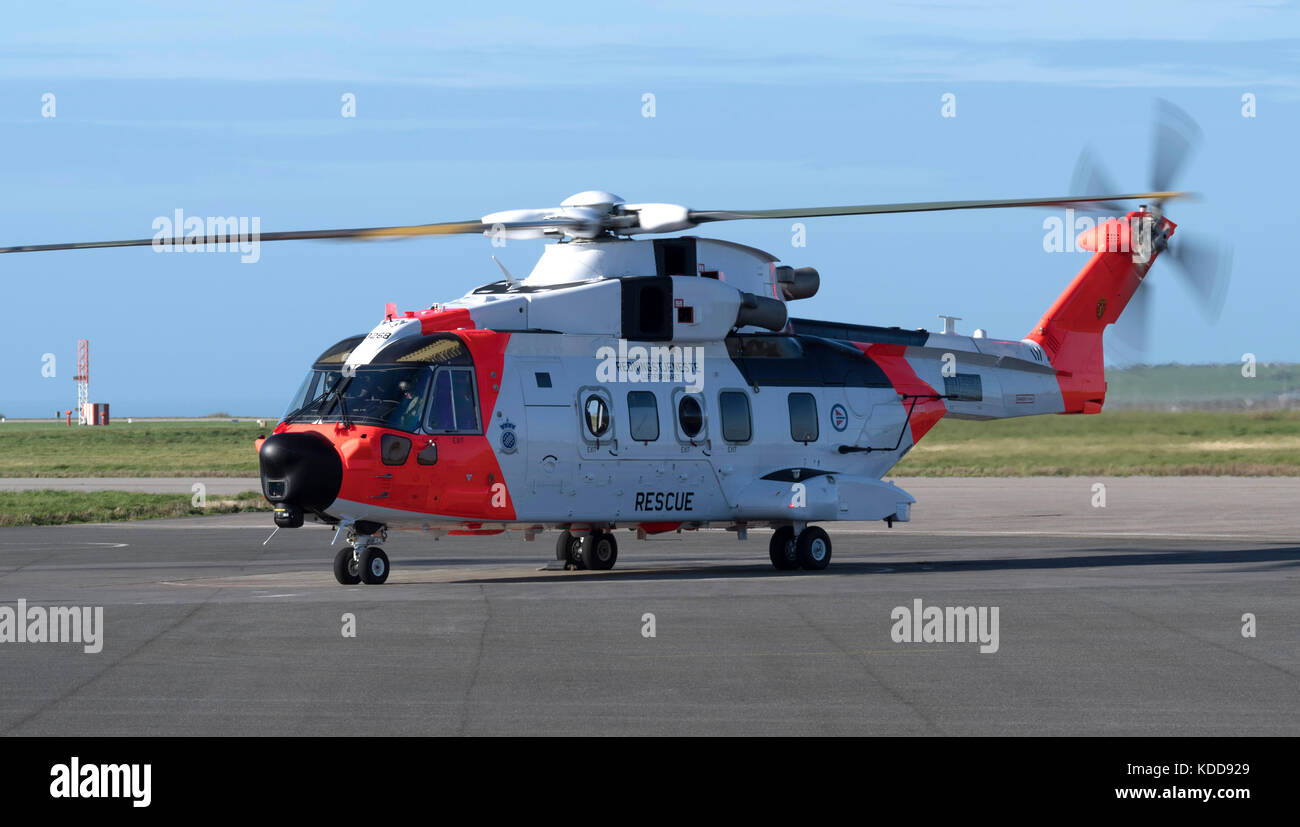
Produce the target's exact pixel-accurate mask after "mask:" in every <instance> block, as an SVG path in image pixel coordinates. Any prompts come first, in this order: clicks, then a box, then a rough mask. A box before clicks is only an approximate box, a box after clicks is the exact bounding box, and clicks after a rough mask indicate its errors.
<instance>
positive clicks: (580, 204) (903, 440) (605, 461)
mask: <svg viewBox="0 0 1300 827" xmlns="http://www.w3.org/2000/svg"><path fill="white" fill-rule="evenodd" d="M1193 130H1194V125H1192V126H1190V127H1189V126H1188V123H1187V121H1186V116H1183V115H1181V113H1179V112H1177V110H1172V109H1170V108H1167V109H1166V118H1165V119H1164V120H1163V121H1162V122H1158V124H1157V139H1156V150H1157V151H1156V158H1155V164H1154V172H1153V176H1152V187H1151V191H1149V192H1139V193H1120V194H1114V190H1113V189H1112V188H1109V187H1104V188H1102V187H1099V185H1098V182H1099V181H1100V180H1101V179H1100V176H1099V174H1097V173H1096V172H1095V171H1094V170H1093V168H1092V167H1081V170H1083V171H1084V172H1085V173H1086V174H1084V175H1083V176H1082V178H1081V177H1080V174H1079V172H1076V182H1081V184H1080V185H1081V186H1089V187H1099V188H1097V189H1090V190H1088V191H1091V192H1102V193H1104V194H1100V195H1084V196H1067V197H1057V198H1031V199H1009V200H979V201H945V202H929V203H903V204H875V205H859V206H847V207H815V208H807V209H768V210H693V209H689V208H687V207H683V206H679V205H675V204H659V203H631V204H629V203H625V202H624V201H623V200H622V199H620V198H618V197H617V196H615V195H612V194H611V193H608V192H603V191H588V192H582V193H579V194H577V195H574V196H572V197H570V198H568V199H566V200H565V201H563V202H562V204H561V205H560V206H559V207H557V208H546V209H529V210H510V211H506V212H499V213H492V214H490V215H486V216H483V217H482V218H481V219H479V220H474V221H461V222H451V223H440V224H423V225H407V226H396V227H380V228H369V229H353V230H311V231H302V232H288V233H269V234H263V235H262V236H261V237H260V240H261V241H276V240H292V239H323V238H344V239H374V238H393V237H415V236H426V235H449V234H464V233H473V234H478V233H482V234H485V235H488V236H490V237H494V238H509V239H530V238H531V239H550V240H553V241H554V242H555V243H552V244H549V245H547V246H546V247H545V248H544V251H543V254H542V256H541V258H540V260H539V261H538V263H537V264H536V266H535V267H534V268H533V270H532V272H531V273H529V275H528V276H527V277H525V278H522V279H516V278H514V277H513V276H512V275H511V274H510V273H508V272H505V268H504V266H503V267H502V271H503V273H504V275H505V278H504V279H502V280H499V281H495V282H492V283H489V284H485V285H483V286H482V287H479V288H477V289H475V290H472V291H470V292H469V293H468V294H466V295H465V296H462V297H461V298H459V299H455V300H452V301H447V302H443V303H438V304H434V305H432V306H431V307H428V308H422V309H419V310H408V311H399V310H398V308H396V307H395V306H394V305H392V304H389V305H388V306H387V307H386V308H385V312H384V315H383V319H382V321H380V322H379V323H378V324H377V325H376V326H375V327H374V329H372V330H370V331H368V332H366V333H363V334H359V335H355V336H350V337H348V338H346V339H343V340H342V341H340V342H338V343H336V344H334V345H332V346H330V347H328V348H326V349H325V350H324V351H323V352H322V353H321V354H320V356H319V357H318V358H317V359H316V361H315V362H314V363H313V365H312V366H311V368H310V370H308V372H307V375H306V377H305V378H304V379H303V381H302V384H301V386H300V387H299V389H298V391H297V392H296V393H295V394H294V396H293V399H292V401H291V402H290V404H289V407H288V410H287V411H286V413H285V415H284V417H283V419H282V421H281V422H280V423H279V424H278V425H277V426H276V427H275V429H274V431H273V433H272V434H270V435H269V436H265V437H262V438H259V439H258V440H257V441H256V447H257V451H258V456H259V461H260V468H261V479H262V490H263V493H264V494H265V496H266V498H267V500H269V501H270V502H271V503H272V504H273V506H274V521H275V525H276V526H277V530H278V528H294V527H299V526H302V525H303V523H304V521H305V520H307V519H309V518H310V519H311V520H313V521H316V522H320V523H325V524H328V525H330V526H334V527H336V533H335V540H337V538H338V536H339V533H342V534H343V535H344V536H345V537H346V540H347V545H346V546H343V547H341V548H340V550H339V551H338V554H337V556H336V558H335V561H334V573H335V576H336V578H337V580H338V581H339V582H340V583H343V584H355V583H358V582H362V583H370V584H378V583H383V582H385V580H386V579H387V578H388V575H389V571H390V565H389V560H388V557H387V555H386V554H385V552H384V550H383V548H382V544H383V543H384V542H385V541H386V539H387V533H388V529H390V528H411V529H424V530H426V531H428V532H431V533H433V534H434V535H435V536H438V535H442V534H450V535H479V534H498V533H501V532H502V531H505V530H517V531H522V532H523V534H524V535H525V538H526V539H528V540H532V539H533V538H534V537H535V536H536V535H537V534H538V533H540V532H542V531H544V530H546V529H555V530H557V531H558V537H557V542H556V551H555V553H556V558H557V560H558V565H561V566H565V567H569V568H586V569H609V568H612V567H613V566H614V564H615V561H616V560H617V558H618V544H617V542H616V540H615V535H614V531H615V529H617V528H626V529H630V530H632V531H634V532H635V534H636V536H637V538H638V539H644V538H645V537H646V536H647V535H651V534H657V533H662V532H670V531H682V530H695V529H699V528H703V527H708V526H715V527H716V526H724V527H726V528H727V529H728V530H731V531H734V532H735V533H736V534H737V535H738V536H739V537H740V538H741V539H745V538H746V535H747V531H748V529H750V528H755V527H770V528H772V529H774V532H773V534H772V537H771V541H770V544H769V558H770V560H771V563H772V565H773V566H774V567H776V568H777V569H781V570H792V569H798V568H802V569H807V570H819V569H824V568H826V566H827V564H828V563H829V562H830V560H831V539H830V537H829V535H828V534H827V532H826V531H825V530H824V529H823V528H822V527H821V526H819V525H816V523H825V522H832V521H836V520H871V521H875V520H880V521H884V522H885V523H887V524H888V525H890V526H892V525H893V523H894V522H896V521H901V522H905V521H908V520H909V519H910V518H911V507H912V504H913V503H914V502H915V500H914V499H913V497H912V496H910V495H909V494H908V493H907V492H906V491H904V490H902V489H901V488H899V487H897V486H896V485H894V484H893V483H891V482H885V481H883V480H882V478H883V477H884V475H885V474H886V473H887V472H888V471H889V470H890V469H891V468H892V467H893V466H894V465H895V464H896V463H897V462H898V461H899V460H900V459H901V458H902V457H903V456H904V455H906V453H907V452H908V450H909V449H910V448H911V447H912V446H913V445H915V444H916V443H917V442H918V441H919V440H920V439H921V438H922V437H924V436H925V434H926V433H927V432H928V431H929V430H930V429H931V428H933V427H934V425H935V423H937V422H938V421H939V420H940V419H941V418H942V417H944V416H952V417H958V418H967V419H999V418H1005V417H1013V416H1028V415H1034V414H1049V413H1067V414H1074V413H1083V414H1091V413H1098V412H1099V411H1101V409H1102V405H1103V403H1104V401H1105V397H1106V382H1105V377H1104V372H1103V362H1102V333H1103V331H1104V330H1105V328H1106V327H1107V326H1108V325H1110V324H1112V323H1114V322H1115V321H1116V320H1117V319H1118V318H1119V316H1120V314H1121V313H1122V312H1123V311H1124V309H1125V307H1126V305H1128V303H1129V301H1130V299H1131V298H1133V296H1134V293H1135V292H1136V291H1137V290H1138V288H1139V286H1141V285H1142V283H1143V280H1144V278H1145V277H1146V275H1147V273H1148V271H1149V269H1150V267H1151V265H1152V263H1153V262H1154V261H1155V259H1156V258H1157V257H1159V256H1160V255H1162V254H1163V253H1164V252H1165V251H1166V250H1168V251H1169V252H1170V253H1171V254H1172V255H1173V256H1174V257H1175V260H1177V261H1179V262H1180V263H1182V264H1183V265H1185V266H1186V272H1187V274H1188V275H1189V276H1190V279H1191V283H1192V285H1193V287H1194V288H1196V291H1197V292H1198V293H1199V294H1200V295H1201V296H1202V297H1203V298H1205V299H1206V300H1207V301H1208V302H1210V303H1214V302H1216V301H1218V302H1221V300H1222V286H1223V284H1224V280H1223V275H1224V269H1223V267H1222V264H1223V260H1222V259H1221V258H1220V257H1219V256H1218V254H1217V253H1216V252H1215V251H1213V250H1212V249H1210V250H1207V249H1202V248H1194V247H1192V246H1190V245H1187V246H1186V248H1185V249H1183V250H1182V251H1181V252H1182V253H1183V255H1180V249H1179V248H1180V245H1183V242H1182V241H1180V242H1179V244H1177V245H1171V244H1170V238H1171V236H1173V234H1174V230H1175V225H1174V223H1173V222H1171V221H1170V220H1169V219H1168V218H1166V217H1165V215H1164V210H1163V205H1164V203H1165V202H1166V201H1168V200H1170V199H1175V198H1179V197H1183V196H1186V195H1188V193H1185V192H1182V191H1176V190H1173V189H1172V188H1171V186H1170V184H1171V183H1172V180H1173V177H1174V174H1175V172H1176V171H1177V169H1178V168H1179V167H1180V166H1181V165H1182V162H1183V160H1184V158H1185V157H1186V155H1187V151H1188V150H1189V148H1190V146H1191V141H1190V140H1189V135H1191V134H1193ZM1135 200H1136V201H1141V202H1144V205H1143V206H1141V207H1139V208H1138V209H1137V210H1134V211H1131V212H1128V213H1127V216H1126V218H1125V219H1124V220H1118V219H1111V220H1109V221H1106V222H1103V223H1100V224H1098V225H1097V226H1096V227H1095V229H1093V230H1091V231H1087V232H1085V233H1083V235H1081V236H1080V237H1079V239H1078V244H1079V246H1080V248H1082V249H1087V250H1092V251H1094V252H1093V255H1092V257H1091V258H1090V260H1089V261H1088V263H1087V264H1086V265H1085V266H1084V268H1083V269H1082V270H1081V271H1080V272H1079V273H1078V275H1077V276H1075V278H1074V280H1073V281H1072V282H1070V284H1069V286H1068V287H1067V288H1066V289H1065V291H1064V292H1063V293H1062V294H1061V295H1060V297H1059V298H1058V299H1057V300H1056V301H1055V303H1053V304H1052V305H1051V307H1049V308H1048V309H1047V311H1046V312H1045V313H1044V314H1043V315H1042V317H1041V319H1040V320H1039V321H1038V323H1037V324H1035V325H1033V327H1032V328H1031V329H1030V330H1029V331H1028V333H1027V334H1026V335H1025V336H1024V337H1023V338H1019V339H996V338H992V337H990V336H988V335H986V334H985V333H984V331H982V330H977V331H975V333H974V335H973V336H965V335H960V334H958V333H957V331H956V328H955V324H954V321H955V320H953V319H951V318H950V317H949V318H947V320H946V322H945V324H944V329H943V330H942V331H940V332H930V331H926V330H904V329H902V328H899V327H876V326H871V325H864V324H849V323H841V322H832V321H821V320H814V319H808V318H800V317H792V316H790V314H789V313H788V310H787V307H788V304H789V303H790V302H794V301H799V300H802V299H807V298H810V297H811V296H813V295H815V294H816V293H817V290H818V287H819V284H820V276H819V274H818V272H817V271H816V270H815V269H813V268H810V267H799V268H794V267H789V266H784V265H782V264H780V263H778V260H777V258H776V257H775V256H773V255H771V254H769V253H766V252H763V251H762V250H758V249H755V248H752V247H747V246H744V245H741V244H736V243H732V242H728V241H722V240H717V239H709V238H701V237H695V236H675V237H660V238H640V236H647V235H652V236H653V235H660V234H665V233H673V232H678V231H682V230H689V229H693V228H695V227H697V226H700V225H704V224H710V223H717V222H722V221H735V220H742V219H791V218H810V217H818V216H840V215H873V214H882V213H904V212H928V211H938V210H964V209H983V208H1008V207H1053V206H1071V205H1084V206H1094V207H1101V208H1110V209H1114V208H1115V206H1114V205H1116V204H1117V202H1120V201H1135ZM175 241H176V243H180V242H181V240H180V239H177V240H175ZM201 241H202V242H209V241H211V239H207V238H204V239H202V240H201ZM154 243H155V240H154V239H139V240H134V241H113V242H92V243H88V244H56V245H40V246H35V247H18V248H6V249H0V252H20V251H35V250H51V249H74V248H79V247H100V246H143V245H149V244H154ZM498 264H499V262H498Z"/></svg>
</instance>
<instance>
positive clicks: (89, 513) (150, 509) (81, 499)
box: [0, 426, 270, 526]
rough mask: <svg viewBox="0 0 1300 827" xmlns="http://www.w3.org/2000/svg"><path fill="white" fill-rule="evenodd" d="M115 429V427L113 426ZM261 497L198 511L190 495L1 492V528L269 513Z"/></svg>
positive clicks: (250, 495)
mask: <svg viewBox="0 0 1300 827" xmlns="http://www.w3.org/2000/svg"><path fill="white" fill-rule="evenodd" d="M109 427H112V426H109ZM269 510H270V505H269V504H268V503H267V502H266V500H264V499H262V495H261V494H257V493H254V492H245V493H243V494H235V495H231V496H223V497H209V498H208V500H207V507H206V508H195V507H194V506H193V504H192V500H191V496H190V495H189V494H140V493H136V492H134V491H51V490H48V489H44V490H40V491H0V526H30V525H63V524H65V523H103V522H115V521H118V520H145V519H154V518H159V517H188V516H194V515H200V514H233V513H235V512H239V511H269Z"/></svg>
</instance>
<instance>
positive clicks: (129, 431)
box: [0, 420, 275, 477]
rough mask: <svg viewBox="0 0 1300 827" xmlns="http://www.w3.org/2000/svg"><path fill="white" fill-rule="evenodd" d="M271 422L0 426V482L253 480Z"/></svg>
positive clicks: (48, 423)
mask: <svg viewBox="0 0 1300 827" xmlns="http://www.w3.org/2000/svg"><path fill="white" fill-rule="evenodd" d="M273 427H275V424H274V422H273V421H272V420H267V425H266V426H264V427H259V426H258V424H257V422H256V421H247V422H245V421H240V422H238V423H235V422H139V421H137V422H133V423H131V424H127V422H126V421H125V420H117V421H115V422H114V423H113V424H112V425H109V426H107V427H96V428H85V427H79V426H77V425H73V426H72V427H71V428H69V427H67V426H66V425H64V424H60V423H54V422H5V423H0V477H198V476H202V477H256V476H257V474H258V468H257V452H256V451H255V450H254V449H253V440H254V439H255V438H256V437H257V436H258V435H259V434H266V433H270V429H271V428H273Z"/></svg>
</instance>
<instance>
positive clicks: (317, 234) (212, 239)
mask: <svg viewBox="0 0 1300 827" xmlns="http://www.w3.org/2000/svg"><path fill="white" fill-rule="evenodd" d="M572 226H574V222H573V221H567V220H546V221H519V222H511V223H505V224H484V223H483V222H482V221H449V222H445V223H441V224H405V225H399V226H395V227H362V228H357V229H350V230H292V231H289V232H280V233H258V234H257V235H256V237H251V236H250V237H246V238H240V236H239V235H238V234H235V235H232V236H227V237H222V236H208V235H204V236H193V237H173V238H164V239H158V240H156V241H155V239H152V238H135V239H129V240H123V241H76V242H70V243H65V244H27V245H22V246H18V247H0V253H40V252H46V251H50V250H86V249H93V248H96V247H150V246H153V245H154V244H155V243H157V244H160V245H169V244H174V245H185V244H198V245H208V244H238V243H239V242H240V241H259V242H261V241H303V240H315V239H345V240H350V241H370V240H374V239H382V238H416V237H419V236H428V235H464V234H476V233H484V232H488V231H490V230H495V229H498V228H500V229H503V230H535V229H542V230H546V229H557V230H560V229H565V228H568V227H572Z"/></svg>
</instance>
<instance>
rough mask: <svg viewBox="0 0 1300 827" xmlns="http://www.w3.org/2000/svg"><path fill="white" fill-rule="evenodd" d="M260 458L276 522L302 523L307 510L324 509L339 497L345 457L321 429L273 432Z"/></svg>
mask: <svg viewBox="0 0 1300 827" xmlns="http://www.w3.org/2000/svg"><path fill="white" fill-rule="evenodd" d="M257 458H258V463H259V465H260V466H261V471H262V494H263V495H265V496H266V499H267V500H269V501H270V502H271V504H272V505H274V506H275V524H276V525H277V526H280V527H281V528H296V527H298V526H300V525H302V518H303V512H304V511H312V510H321V509H324V508H326V507H328V506H329V504H330V503H332V502H334V500H335V498H336V497H338V494H339V488H340V486H341V485H342V484H343V461H342V460H341V459H340V458H339V454H338V451H336V450H334V446H333V445H332V444H330V441H329V440H328V439H326V438H325V437H323V436H321V435H320V434H318V433H314V432H311V431H305V432H292V433H283V434H272V435H271V436H269V437H267V438H266V441H265V442H263V443H262V448H261V450H260V451H259V452H258V455H257Z"/></svg>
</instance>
